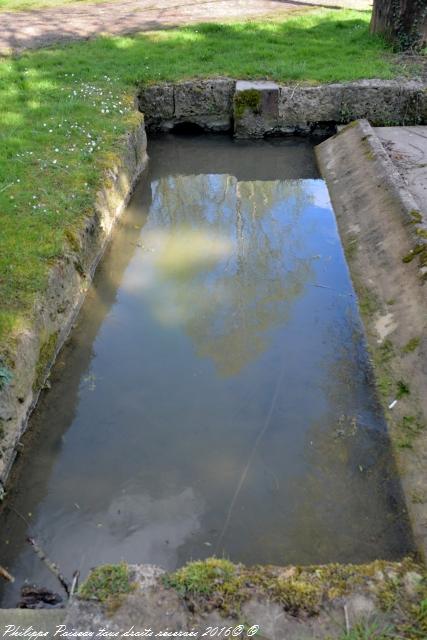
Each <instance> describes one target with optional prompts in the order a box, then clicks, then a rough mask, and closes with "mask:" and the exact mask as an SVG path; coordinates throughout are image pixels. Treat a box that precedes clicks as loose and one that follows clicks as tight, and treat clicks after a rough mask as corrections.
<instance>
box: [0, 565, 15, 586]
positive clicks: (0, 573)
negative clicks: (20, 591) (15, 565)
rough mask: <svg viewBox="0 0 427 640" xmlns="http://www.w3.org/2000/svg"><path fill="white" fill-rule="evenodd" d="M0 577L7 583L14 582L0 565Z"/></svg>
mask: <svg viewBox="0 0 427 640" xmlns="http://www.w3.org/2000/svg"><path fill="white" fill-rule="evenodd" d="M0 576H1V577H2V578H4V579H5V580H7V581H8V582H15V578H14V577H13V576H11V575H10V573H9V571H7V569H5V568H4V567H2V566H1V564H0Z"/></svg>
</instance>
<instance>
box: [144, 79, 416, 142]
mask: <svg viewBox="0 0 427 640" xmlns="http://www.w3.org/2000/svg"><path fill="white" fill-rule="evenodd" d="M136 102H137V106H138V109H139V110H140V111H142V112H143V113H144V114H145V118H146V124H147V127H148V130H149V131H169V130H171V129H173V128H174V127H175V126H177V125H182V124H193V125H197V126H199V127H201V128H202V129H204V130H206V131H227V130H229V131H231V130H234V133H235V135H236V136H237V137H240V138H254V137H255V138H260V137H263V136H265V135H277V134H282V135H283V134H295V133H311V132H313V131H316V130H318V129H320V130H324V129H325V127H326V128H328V127H329V128H332V127H334V126H335V125H337V124H338V125H339V124H347V123H349V122H351V121H353V120H355V119H357V118H367V119H368V120H369V121H370V122H371V123H372V124H374V125H376V126H381V125H387V126H389V125H392V124H393V125H400V124H407V125H409V124H424V123H426V122H427V89H426V84H425V83H423V82H421V81H415V80H406V79H402V80H360V81H358V82H347V83H335V84H324V85H317V86H307V85H298V84H297V85H279V84H277V83H275V82H269V81H253V82H252V81H251V82H249V81H242V80H238V81H235V80H231V79H228V78H217V79H210V80H196V81H188V82H178V83H175V84H173V83H162V84H158V85H151V86H147V87H141V89H140V90H139V92H138V95H137V98H136Z"/></svg>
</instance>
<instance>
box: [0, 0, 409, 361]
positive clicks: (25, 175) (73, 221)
mask: <svg viewBox="0 0 427 640" xmlns="http://www.w3.org/2000/svg"><path fill="white" fill-rule="evenodd" d="M368 23H369V14H368V13H367V12H355V11H334V10H316V11H313V12H311V13H309V14H307V13H304V14H299V15H297V16H293V17H290V18H288V19H286V20H285V19H284V20H282V21H281V22H268V21H264V22H256V21H255V22H246V23H238V24H234V23H233V24H226V25H220V24H210V25H206V24H205V25H196V26H191V27H186V28H181V29H176V30H170V31H161V32H156V33H151V34H144V35H140V36H137V37H106V38H100V39H97V40H93V41H88V42H81V43H78V44H73V45H68V46H63V47H56V48H53V49H44V50H39V51H35V52H30V53H27V54H25V55H21V56H19V57H10V58H7V59H3V60H1V61H0V121H1V125H0V132H1V133H0V135H1V138H2V139H1V148H2V154H1V158H0V354H1V353H3V354H5V353H6V350H7V346H8V345H9V344H11V342H12V341H13V336H14V335H15V334H16V331H18V330H20V329H21V328H23V327H25V326H26V325H27V323H28V322H30V318H31V310H32V307H33V304H34V300H35V296H36V295H37V293H38V292H40V291H42V290H43V288H44V286H45V284H46V275H47V272H48V269H49V266H50V265H51V264H52V263H53V262H54V261H55V260H57V259H58V258H59V257H60V256H61V254H62V252H63V249H64V243H65V242H66V239H65V238H66V235H69V234H67V233H66V232H67V230H69V229H76V228H78V227H79V225H80V224H81V222H82V219H83V217H84V216H85V213H86V212H87V211H88V210H90V208H91V206H92V204H93V202H94V195H95V192H96V190H97V188H98V187H99V184H100V179H101V176H102V169H103V167H105V166H106V165H108V164H109V163H110V162H111V158H112V155H114V154H115V153H116V152H117V149H118V141H119V139H120V136H121V135H122V134H123V133H124V132H125V131H126V130H127V129H128V127H129V123H130V122H131V121H132V118H133V117H134V112H133V106H132V104H133V95H134V93H135V87H136V86H137V85H138V83H140V82H141V81H145V82H153V81H158V80H177V79H180V78H188V77H195V76H199V77H202V76H212V75H228V76H232V77H238V78H270V79H275V80H279V81H293V82H303V81H308V82H329V81H340V80H354V79H358V78H373V77H375V78H390V77H392V76H393V75H395V74H396V73H398V72H400V73H401V72H402V70H401V69H400V70H398V69H397V68H396V67H394V66H393V63H392V59H391V55H390V54H389V53H388V52H386V50H385V48H384V45H383V44H382V42H381V41H380V40H379V39H377V38H375V37H372V36H370V35H369V32H368ZM0 364H1V363H0Z"/></svg>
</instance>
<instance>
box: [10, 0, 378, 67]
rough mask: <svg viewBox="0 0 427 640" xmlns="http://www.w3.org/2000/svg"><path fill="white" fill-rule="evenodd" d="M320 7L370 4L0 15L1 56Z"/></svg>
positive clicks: (176, 0) (129, 5) (174, 2)
mask: <svg viewBox="0 0 427 640" xmlns="http://www.w3.org/2000/svg"><path fill="white" fill-rule="evenodd" d="M313 6H314V7H315V6H320V7H329V8H341V7H346V8H355V9H366V8H367V7H369V0H307V1H306V0H228V1H226V0H205V1H204V0H198V1H197V2H191V1H190V0H188V1H187V2H180V0H159V1H157V2H153V0H122V1H120V2H117V1H116V2H104V3H101V4H89V3H88V4H83V3H79V4H78V5H75V4H74V5H73V4H71V5H66V6H64V7H55V8H53V9H38V10H32V11H19V12H18V11H16V12H15V11H14V12H12V11H4V12H2V13H0V55H5V54H8V53H11V52H17V51H22V50H23V49H32V48H38V47H44V46H48V45H50V44H53V43H56V42H64V41H69V40H78V39H85V38H91V37H93V36H96V35H100V34H105V33H108V34H124V33H133V32H136V31H150V30H154V29H161V28H165V27H171V26H174V25H182V24H188V23H194V22H203V21H223V20H224V19H226V20H230V19H246V18H255V17H260V16H265V15H280V14H285V13H289V12H290V11H295V10H300V9H304V8H310V7H313Z"/></svg>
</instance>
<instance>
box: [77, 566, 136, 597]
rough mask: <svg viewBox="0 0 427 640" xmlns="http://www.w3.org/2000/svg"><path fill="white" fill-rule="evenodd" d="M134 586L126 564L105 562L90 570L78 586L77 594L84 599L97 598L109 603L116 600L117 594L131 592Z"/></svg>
mask: <svg viewBox="0 0 427 640" xmlns="http://www.w3.org/2000/svg"><path fill="white" fill-rule="evenodd" d="M134 588H135V586H134V584H133V583H132V582H131V581H130V577H129V568H128V566H127V565H126V564H124V563H123V564H105V565H102V566H100V567H97V568H96V569H93V570H92V571H91V572H90V574H89V576H88V578H87V580H86V581H85V582H84V583H83V584H82V586H81V587H80V590H79V596H80V598H83V599H84V600H98V601H99V602H105V603H107V604H109V605H111V604H112V603H116V602H117V597H118V596H124V595H126V594H128V593H131V592H132V591H133V590H134Z"/></svg>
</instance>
